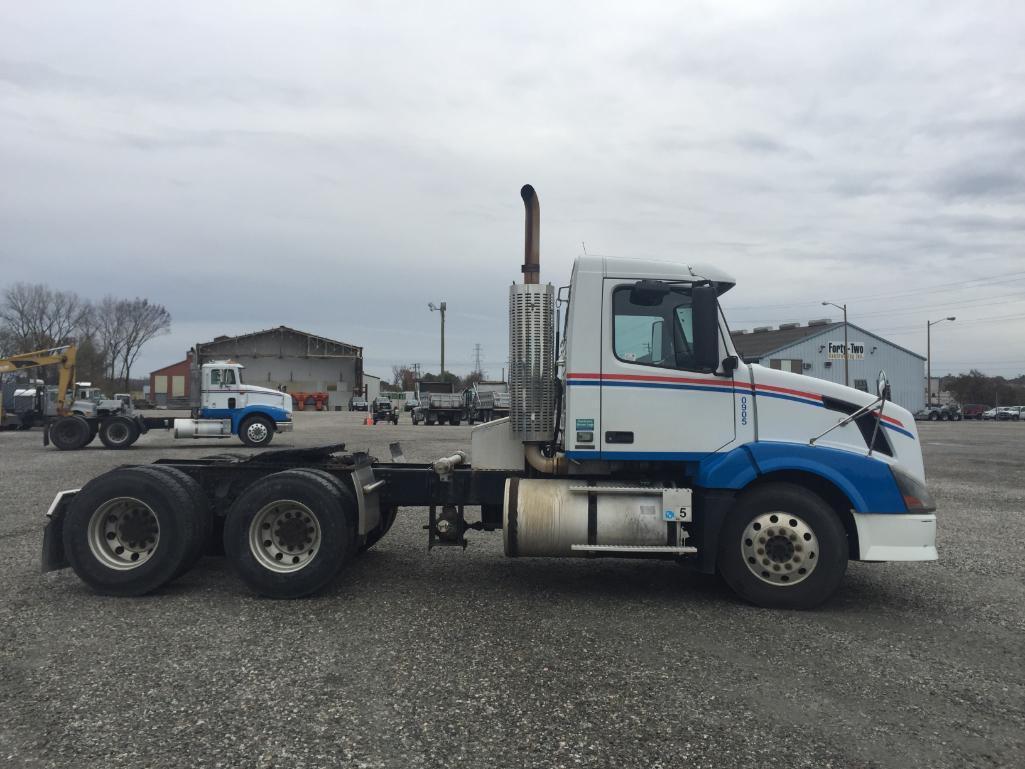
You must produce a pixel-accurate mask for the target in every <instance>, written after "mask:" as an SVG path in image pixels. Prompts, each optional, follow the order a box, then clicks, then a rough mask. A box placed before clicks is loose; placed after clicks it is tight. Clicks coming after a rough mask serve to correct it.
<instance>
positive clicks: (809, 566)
mask: <svg viewBox="0 0 1025 769" xmlns="http://www.w3.org/2000/svg"><path fill="white" fill-rule="evenodd" d="M740 552H741V556H742V557H743V559H744V563H745V564H747V568H748V569H749V570H750V571H751V573H752V574H754V575H755V576H756V577H758V579H760V580H761V581H762V582H767V583H769V584H770V585H775V586H778V587H783V586H788V585H797V584H799V583H801V582H803V581H804V580H806V579H808V577H809V576H811V573H812V572H813V571H815V567H816V565H817V564H818V562H819V540H818V537H816V536H815V532H814V531H813V530H812V528H811V526H809V525H808V524H807V522H806V521H804V520H803V519H801V518H799V517H798V516H796V515H793V514H792V513H784V512H780V511H775V512H769V513H762V514H761V515H759V516H757V517H756V518H753V519H752V520H751V521H750V522H749V523H748V524H747V528H745V529H744V533H743V535H742V536H741V539H740Z"/></svg>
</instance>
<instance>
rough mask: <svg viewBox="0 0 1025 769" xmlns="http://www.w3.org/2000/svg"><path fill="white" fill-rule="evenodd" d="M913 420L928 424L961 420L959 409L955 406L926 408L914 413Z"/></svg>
mask: <svg viewBox="0 0 1025 769" xmlns="http://www.w3.org/2000/svg"><path fill="white" fill-rule="evenodd" d="M915 419H919V420H928V421H930V422H939V421H944V422H948V421H949V422H957V421H960V420H961V409H960V407H958V406H957V405H954V404H951V405H948V406H926V407H925V408H921V409H919V410H918V411H916V412H915Z"/></svg>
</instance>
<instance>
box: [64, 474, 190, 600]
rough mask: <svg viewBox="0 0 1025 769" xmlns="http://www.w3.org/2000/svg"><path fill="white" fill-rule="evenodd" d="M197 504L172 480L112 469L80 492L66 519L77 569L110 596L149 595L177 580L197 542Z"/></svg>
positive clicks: (68, 547) (71, 558) (67, 538)
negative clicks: (188, 512) (192, 510)
mask: <svg viewBox="0 0 1025 769" xmlns="http://www.w3.org/2000/svg"><path fill="white" fill-rule="evenodd" d="M191 505H192V500H191V499H190V498H189V495H188V494H187V493H186V491H185V489H183V488H182V487H181V486H180V485H179V484H178V483H177V482H176V481H175V480H174V479H173V478H172V477H170V476H169V475H166V474H163V473H153V472H147V471H143V470H142V469H141V468H136V467H121V468H118V469H117V470H111V471H110V472H108V473H104V474H103V475H101V476H99V477H98V478H95V479H93V480H92V481H90V482H89V483H87V484H86V485H85V486H84V487H83V488H82V490H81V491H79V492H78V493H77V494H76V495H75V497H74V499H73V500H72V501H71V505H70V506H69V507H68V513H67V516H66V518H65V519H64V532H63V540H64V552H65V554H66V555H67V558H68V562H69V563H70V564H71V568H72V569H73V570H74V572H75V574H77V575H78V576H79V578H80V579H81V580H82V581H83V582H85V583H86V584H87V585H89V586H90V587H91V588H92V589H93V590H95V591H96V592H98V593H102V594H104V595H119V596H131V595H143V594H145V593H149V592H152V591H154V590H156V589H157V588H159V587H161V586H163V585H165V584H166V583H168V582H170V581H171V580H172V579H174V578H175V577H176V576H177V575H178V574H179V573H180V570H181V568H182V564H183V563H184V562H185V559H186V558H187V557H188V555H189V553H190V548H191V547H192V546H193V543H194V542H195V538H196V533H195V531H194V525H195V518H194V517H193V516H191V515H182V514H181V511H182V510H188V509H190V507H191Z"/></svg>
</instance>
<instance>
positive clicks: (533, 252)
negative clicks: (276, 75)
mask: <svg viewBox="0 0 1025 769" xmlns="http://www.w3.org/2000/svg"><path fill="white" fill-rule="evenodd" d="M520 197H521V198H523V208H524V215H525V222H524V233H523V268H522V269H523V282H524V283H525V284H527V285H535V284H537V283H540V282H541V204H540V203H539V202H538V200H537V193H536V192H535V191H534V188H533V187H531V186H530V185H529V184H524V185H523V186H522V187H520Z"/></svg>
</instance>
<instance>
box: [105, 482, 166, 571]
mask: <svg viewBox="0 0 1025 769" xmlns="http://www.w3.org/2000/svg"><path fill="white" fill-rule="evenodd" d="M88 541H89V552H91V553H92V555H93V557H94V558H95V559H96V560H97V561H99V562H100V563H102V564H103V565H104V566H106V567H108V568H110V569H116V570H117V571H128V570H129V569H136V568H138V567H139V566H142V564H144V563H146V561H148V560H149V559H150V558H152V557H153V553H154V551H156V549H157V547H158V545H159V544H160V522H159V521H158V520H157V515H156V513H154V512H153V509H152V508H151V507H150V506H149V505H147V504H146V503H145V502H142V501H140V500H138V499H135V498H134V497H116V498H114V499H110V500H107V501H106V502H104V503H103V504H102V505H100V506H99V507H98V508H96V510H95V511H94V512H93V514H92V517H91V518H90V519H89V526H88Z"/></svg>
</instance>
